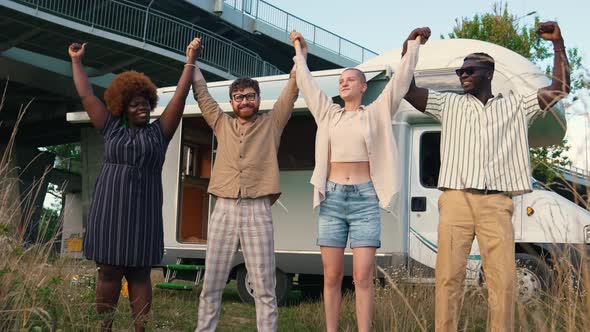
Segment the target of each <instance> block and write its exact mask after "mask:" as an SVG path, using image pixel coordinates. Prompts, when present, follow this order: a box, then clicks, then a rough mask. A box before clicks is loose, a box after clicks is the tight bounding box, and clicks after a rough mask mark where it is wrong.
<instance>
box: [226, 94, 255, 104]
mask: <svg viewBox="0 0 590 332" xmlns="http://www.w3.org/2000/svg"><path fill="white" fill-rule="evenodd" d="M244 98H246V100H247V101H254V100H255V99H256V92H250V93H246V94H244V95H242V94H239V93H236V94H235V95H233V96H232V99H233V100H234V101H235V102H236V103H241V102H242V100H244Z"/></svg>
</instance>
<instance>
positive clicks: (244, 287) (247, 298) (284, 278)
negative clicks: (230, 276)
mask: <svg viewBox="0 0 590 332" xmlns="http://www.w3.org/2000/svg"><path fill="white" fill-rule="evenodd" d="M276 277H277V286H276V289H275V291H276V295H277V304H278V305H283V304H285V302H286V301H287V297H288V295H289V292H290V291H291V287H292V286H293V277H292V276H290V275H288V274H285V273H284V272H283V271H281V270H279V269H276ZM236 282H237V284H238V295H239V296H240V299H241V300H242V302H244V303H247V304H254V286H253V285H252V282H251V281H250V277H249V274H248V270H246V267H245V266H241V267H240V268H239V269H238V272H237V274H236Z"/></svg>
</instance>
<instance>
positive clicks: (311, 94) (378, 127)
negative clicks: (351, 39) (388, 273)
mask: <svg viewBox="0 0 590 332" xmlns="http://www.w3.org/2000/svg"><path fill="white" fill-rule="evenodd" d="M429 36H430V29H428V28H419V29H416V30H414V31H412V33H411V34H410V36H409V37H408V39H407V40H406V41H405V42H404V52H403V53H404V54H405V55H404V56H403V58H402V60H401V62H400V64H399V66H398V68H397V70H396V72H395V76H394V77H393V79H391V80H390V81H389V83H388V84H387V85H386V87H385V88H384V90H383V92H382V93H381V95H380V96H379V97H378V98H377V99H376V100H375V101H374V102H373V103H371V104H370V105H367V106H364V105H362V103H361V101H362V97H363V94H364V93H365V91H366V90H367V82H366V78H365V75H364V73H363V72H362V71H361V70H359V69H356V68H346V69H344V71H342V74H341V76H340V80H339V83H338V91H339V96H340V98H342V100H343V101H344V107H342V106H340V105H338V104H335V103H333V102H332V99H331V98H330V97H328V96H327V95H326V94H325V93H324V92H322V91H321V90H320V88H319V86H318V84H317V83H316V82H315V80H314V79H313V77H312V76H311V73H310V72H309V69H308V67H307V63H306V58H307V44H306V42H305V39H304V38H303V36H302V35H301V33H298V32H296V31H292V32H291V42H292V43H293V45H294V47H295V57H294V61H295V65H296V67H297V69H296V79H297V86H298V87H299V90H300V91H301V92H302V94H303V97H304V98H305V101H306V103H307V106H308V108H309V110H310V112H311V113H312V115H313V117H314V118H315V121H316V123H317V126H318V129H317V134H316V145H315V161H316V164H315V169H314V171H313V175H312V178H311V183H312V184H313V186H314V199H313V206H314V208H316V207H318V206H319V207H320V213H319V220H318V238H317V244H318V245H319V246H320V251H321V255H322V264H323V268H324V309H325V315H326V328H327V330H328V331H329V332H332V331H337V330H338V319H339V312H340V302H341V285H342V277H343V271H344V248H345V247H346V243H347V239H348V237H350V246H351V248H352V252H353V277H354V284H355V294H356V295H355V296H356V299H355V302H356V316H357V324H358V330H359V331H361V332H364V331H369V330H371V322H372V315H373V301H374V300H373V298H374V289H373V265H374V262H375V252H376V250H377V248H379V247H380V246H381V238H380V237H381V220H380V211H379V207H380V206H381V207H382V208H387V206H388V205H389V203H390V201H391V197H392V196H393V194H394V193H395V192H396V191H397V189H398V183H399V179H397V178H396V177H395V174H396V170H397V167H398V166H397V148H396V145H395V139H394V136H393V130H392V127H391V119H392V117H393V114H394V113H395V112H396V111H397V108H398V106H399V104H400V102H401V100H402V98H403V97H404V95H405V94H406V92H407V91H408V88H409V86H410V83H411V81H412V78H413V75H414V68H415V66H416V62H417V61H418V49H419V46H420V40H418V37H421V40H422V42H423V43H424V42H426V40H427V39H428V37H429ZM406 51H407V54H406Z"/></svg>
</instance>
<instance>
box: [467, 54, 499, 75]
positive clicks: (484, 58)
mask: <svg viewBox="0 0 590 332" xmlns="http://www.w3.org/2000/svg"><path fill="white" fill-rule="evenodd" d="M467 60H471V61H475V62H478V63H480V64H482V65H484V66H486V67H488V68H490V69H491V70H492V71H493V70H494V69H495V67H496V63H495V61H494V58H492V56H491V55H489V54H487V53H484V52H476V53H471V54H469V55H468V56H466V57H465V59H463V61H467Z"/></svg>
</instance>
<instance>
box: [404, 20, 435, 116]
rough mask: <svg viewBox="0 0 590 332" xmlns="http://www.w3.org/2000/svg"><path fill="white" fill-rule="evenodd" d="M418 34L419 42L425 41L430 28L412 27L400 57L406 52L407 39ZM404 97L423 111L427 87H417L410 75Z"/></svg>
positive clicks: (428, 36)
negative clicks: (408, 85) (412, 29)
mask: <svg viewBox="0 0 590 332" xmlns="http://www.w3.org/2000/svg"><path fill="white" fill-rule="evenodd" d="M418 36H420V39H421V42H422V43H425V42H426V41H427V40H428V38H430V29H429V28H418V29H414V31H412V32H411V33H410V36H408V39H407V40H406V41H405V42H404V46H403V50H402V57H403V56H404V55H405V54H406V52H407V50H408V41H409V40H415V39H416V38H417V37H418ZM404 99H405V100H407V101H408V102H409V103H410V104H411V105H412V106H414V108H415V109H417V110H418V111H420V112H424V111H425V110H426V104H427V101H428V89H425V88H419V87H417V86H416V80H415V79H414V77H412V81H411V82H410V87H409V89H408V92H407V93H406V95H405V96H404Z"/></svg>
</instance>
